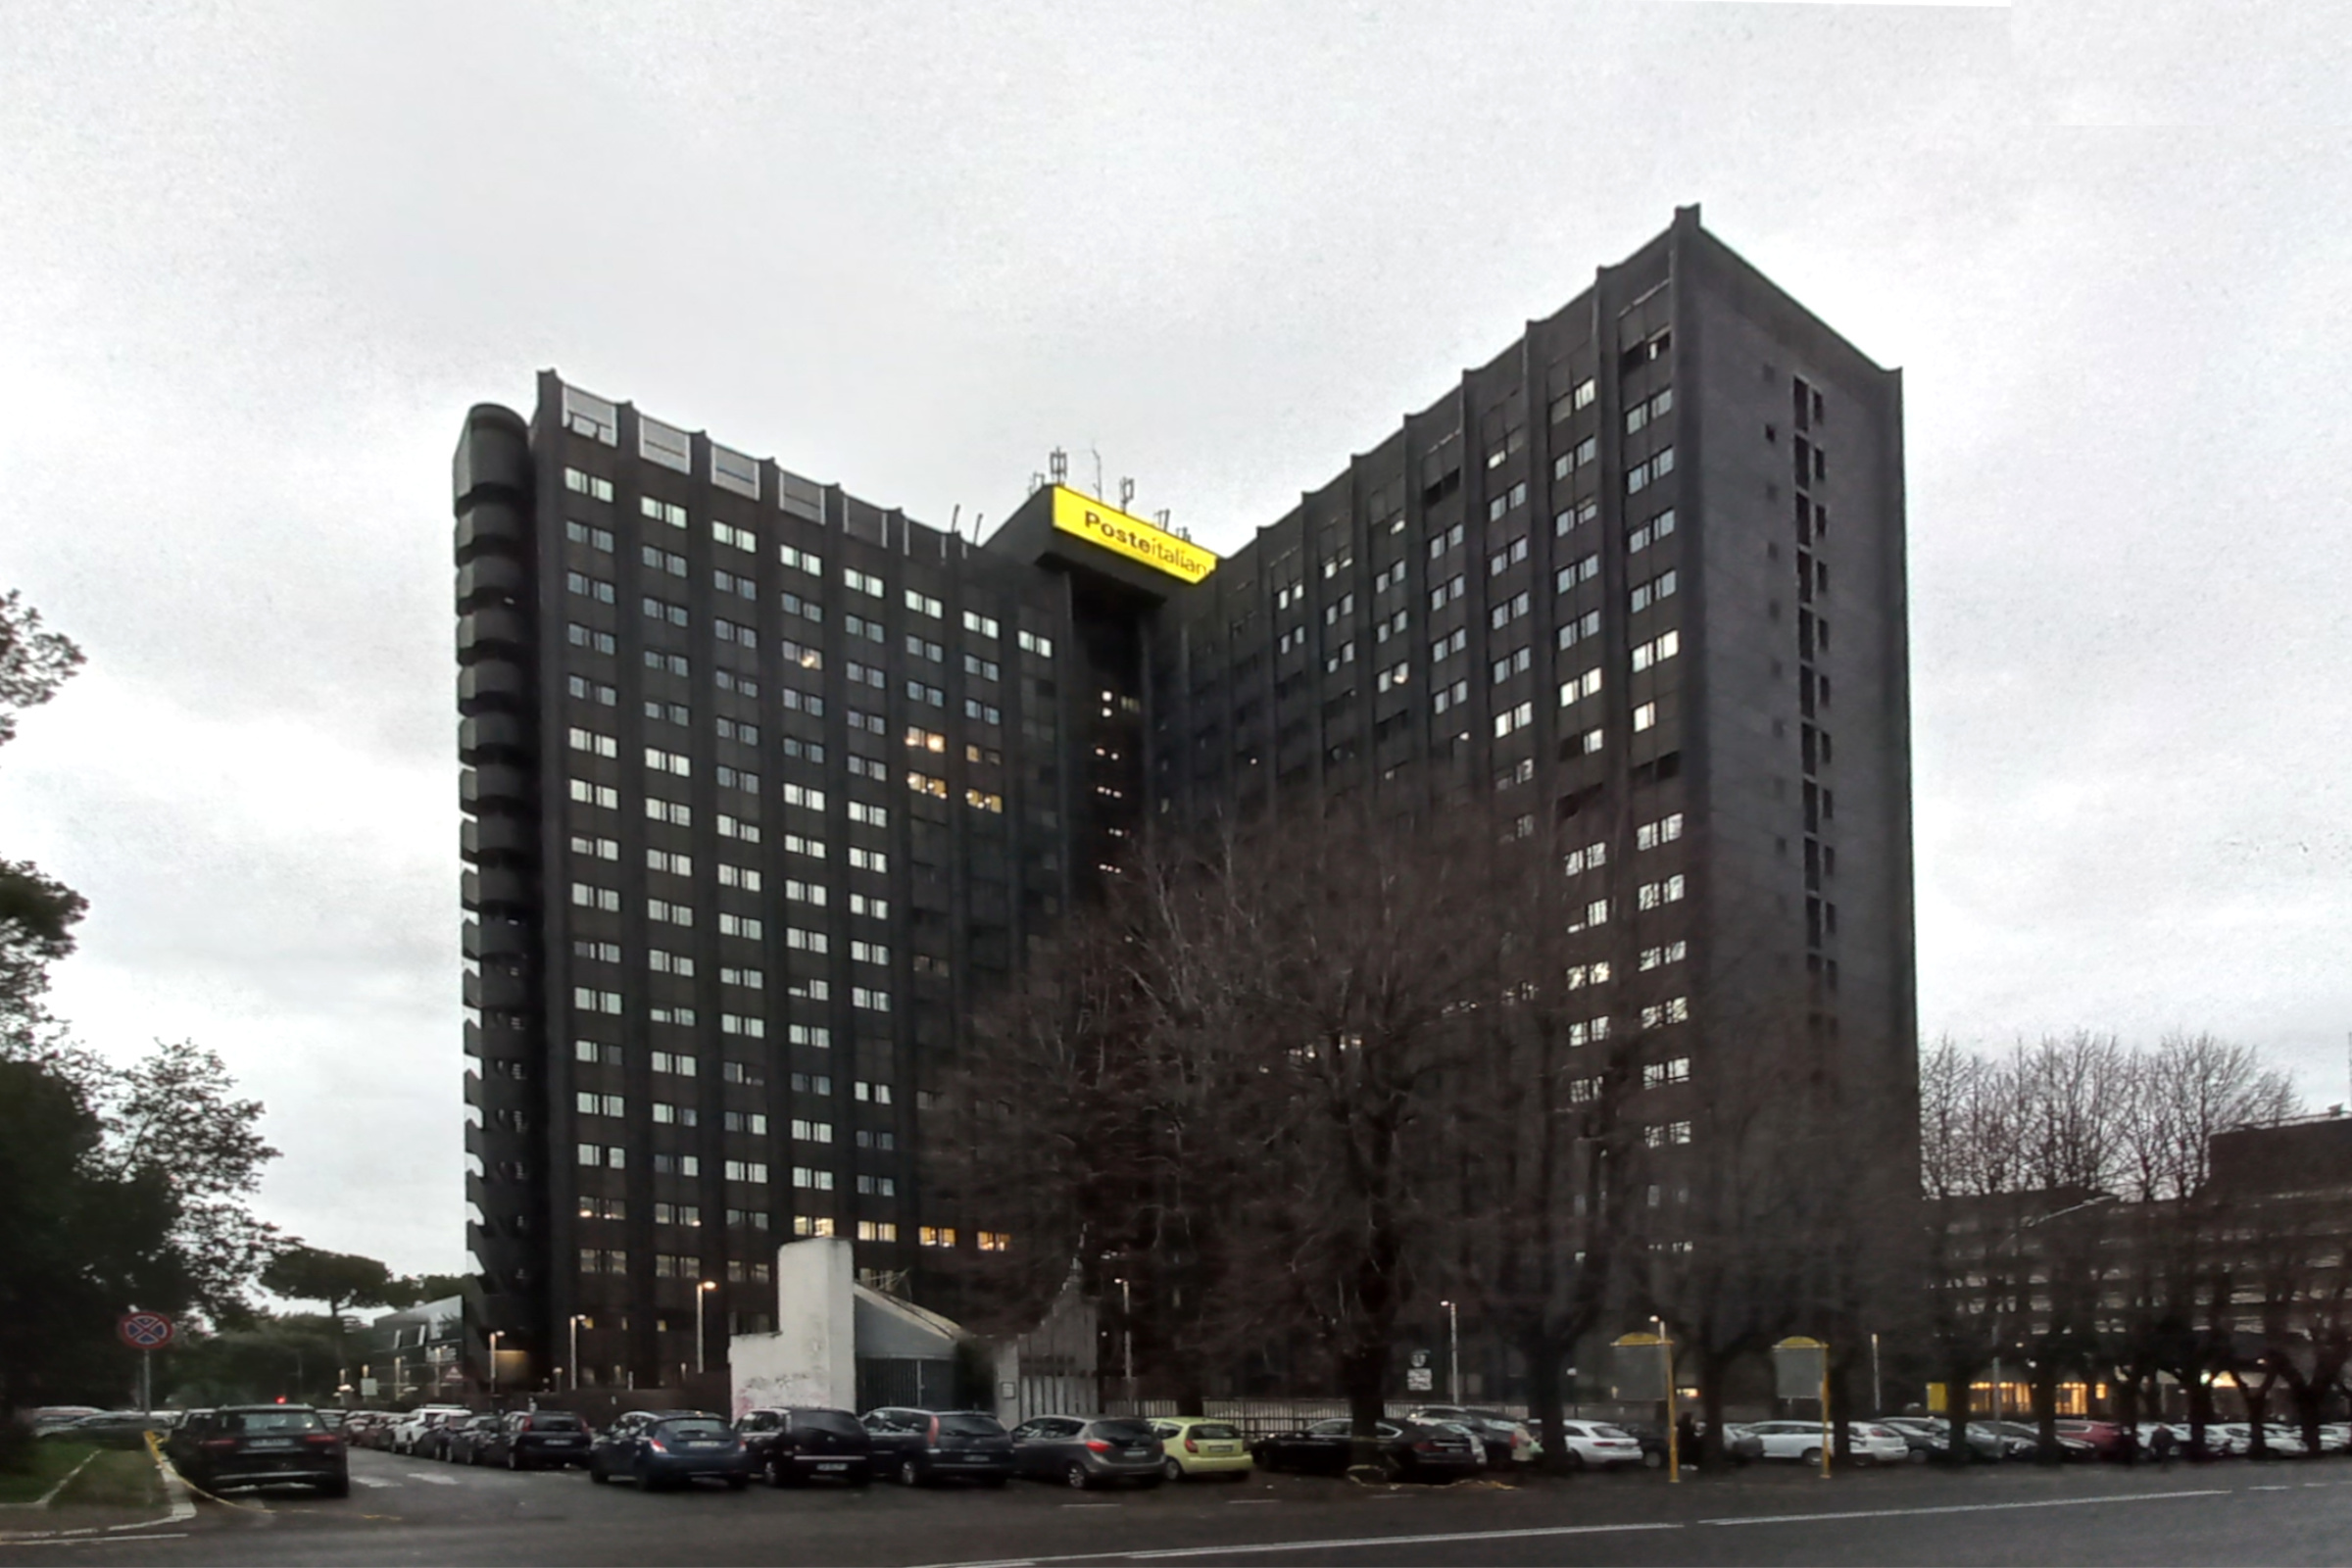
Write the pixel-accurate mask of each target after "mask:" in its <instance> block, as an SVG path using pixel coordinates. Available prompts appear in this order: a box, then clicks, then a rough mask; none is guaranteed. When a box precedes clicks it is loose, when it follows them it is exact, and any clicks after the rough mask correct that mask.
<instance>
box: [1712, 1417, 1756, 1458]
mask: <svg viewBox="0 0 2352 1568" xmlns="http://www.w3.org/2000/svg"><path fill="white" fill-rule="evenodd" d="M1698 1435H1699V1436H1700V1437H1701V1438H1704V1437H1705V1436H1706V1435H1707V1424H1706V1423H1705V1422H1704V1421H1701V1422H1699V1423H1698ZM1723 1452H1724V1457H1726V1458H1728V1459H1730V1460H1731V1461H1732V1463H1734V1464H1748V1463H1752V1462H1753V1461H1755V1460H1757V1459H1761V1458H1763V1457H1764V1440H1763V1439H1762V1438H1759V1437H1757V1436H1756V1435H1755V1433H1754V1432H1753V1431H1752V1430H1750V1429H1749V1428H1748V1427H1746V1426H1745V1425H1742V1424H1741V1423H1740V1422H1736V1421H1726V1422H1725V1423H1724V1424H1723Z"/></svg>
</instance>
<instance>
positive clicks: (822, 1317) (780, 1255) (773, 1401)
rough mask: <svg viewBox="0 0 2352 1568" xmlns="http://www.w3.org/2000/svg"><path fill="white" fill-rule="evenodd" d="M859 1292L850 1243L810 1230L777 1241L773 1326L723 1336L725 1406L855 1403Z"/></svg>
mask: <svg viewBox="0 0 2352 1568" xmlns="http://www.w3.org/2000/svg"><path fill="white" fill-rule="evenodd" d="M856 1291H857V1285H856V1270H855V1267H854V1265H853V1263H852V1261H851V1251H850V1244H849V1243H848V1242H845V1241H842V1240H839V1239H838V1238H834V1237H812V1238H810V1239H809V1240H807V1241H801V1242H790V1243H787V1244H786V1245H784V1246H782V1247H779V1248H777V1249H776V1325H777V1327H776V1331H775V1332H774V1333H773V1334H738V1335H735V1336H734V1337H733V1338H732V1339H730V1340H729V1341H728V1346H727V1361H728V1368H729V1371H730V1374H731V1382H732V1385H733V1387H732V1390H731V1397H730V1400H729V1410H730V1413H731V1414H734V1415H738V1416H740V1415H742V1414H743V1413H744V1412H745V1411H746V1410H751V1409H756V1408H759V1407H760V1406H764V1405H779V1404H814V1405H829V1406H832V1407H834V1408H837V1409H848V1408H851V1407H852V1406H853V1405H855V1404H856V1402H857V1398H858V1361H857V1354H858V1350H857V1344H856V1331H855V1327H854V1325H855V1323H856V1321H857V1307H856V1300H857V1295H856Z"/></svg>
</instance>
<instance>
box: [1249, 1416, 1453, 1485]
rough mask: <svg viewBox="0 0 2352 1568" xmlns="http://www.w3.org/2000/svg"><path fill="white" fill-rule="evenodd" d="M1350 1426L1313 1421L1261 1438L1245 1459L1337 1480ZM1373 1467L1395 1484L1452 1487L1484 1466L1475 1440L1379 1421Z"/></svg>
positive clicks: (1349, 1446)
mask: <svg viewBox="0 0 2352 1568" xmlns="http://www.w3.org/2000/svg"><path fill="white" fill-rule="evenodd" d="M1354 1430H1355V1424H1354V1423H1353V1422H1352V1421H1350V1420H1348V1418H1347V1417H1346V1416H1341V1417H1339V1418H1337V1419H1335V1420H1331V1421H1318V1422H1316V1423H1315V1424H1314V1425H1313V1426H1311V1427H1307V1428H1305V1429H1304V1430H1303V1431H1299V1432H1279V1433H1276V1434H1275V1435H1274V1436H1272V1437H1270V1438H1260V1439H1259V1440H1258V1441H1257V1442H1256V1443H1254V1444H1252V1445H1251V1446H1250V1457H1251V1458H1252V1459H1254V1460H1256V1461H1257V1466H1258V1468H1259V1469H1261V1470H1300V1471H1305V1472H1307V1473H1309V1474H1315V1475H1335V1476H1336V1475H1341V1474H1344V1473H1345V1472H1346V1471H1347V1469H1348V1465H1349V1464H1350V1463H1352V1462H1353V1460H1354V1456H1355V1446H1354V1441H1353V1438H1352V1436H1351V1434H1352V1433H1353V1432H1354ZM1373 1431H1374V1435H1375V1437H1376V1438H1377V1440H1378V1443H1379V1449H1378V1458H1377V1462H1378V1464H1379V1466H1380V1468H1381V1469H1382V1470H1383V1471H1384V1472H1385V1473H1386V1474H1388V1475H1389V1476H1390V1477H1391V1478H1392V1479H1395V1480H1398V1481H1452V1480H1456V1479H1458V1478H1459V1477H1462V1476H1467V1475H1476V1474H1477V1473H1478V1472H1479V1470H1480V1469H1481V1468H1482V1467H1483V1466H1484V1464H1485V1455H1484V1454H1482V1453H1481V1452H1480V1451H1479V1445H1478V1443H1477V1440H1475V1439H1473V1438H1471V1437H1470V1436H1468V1435H1467V1434H1466V1433H1461V1432H1451V1431H1447V1430H1446V1429H1445V1428H1443V1427H1437V1426H1431V1425H1429V1424H1427V1423H1424V1422H1420V1421H1383V1422H1381V1423H1380V1425H1379V1426H1378V1427H1376V1428H1374V1429H1373Z"/></svg>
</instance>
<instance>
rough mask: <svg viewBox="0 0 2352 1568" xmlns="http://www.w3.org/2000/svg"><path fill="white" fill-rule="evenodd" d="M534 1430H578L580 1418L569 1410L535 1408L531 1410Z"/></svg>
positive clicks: (532, 1428)
mask: <svg viewBox="0 0 2352 1568" xmlns="http://www.w3.org/2000/svg"><path fill="white" fill-rule="evenodd" d="M531 1430H532V1431H533V1432H577V1431H579V1430H580V1418H579V1417H578V1416H576V1415H573V1414H572V1413H571V1412H570V1411H569V1410H534V1411H532V1412H531Z"/></svg>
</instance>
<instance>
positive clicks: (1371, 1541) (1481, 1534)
mask: <svg viewBox="0 0 2352 1568" xmlns="http://www.w3.org/2000/svg"><path fill="white" fill-rule="evenodd" d="M1686 1528H1688V1527H1687V1526H1684V1525H1680V1524H1670V1523H1657V1524H1623V1525H1552V1526H1547V1527H1544V1528H1540V1529H1534V1530H1453V1531H1447V1532H1446V1533H1444V1534H1442V1535H1427V1536H1360V1537H1355V1538H1352V1539H1348V1540H1330V1541H1272V1542H1251V1543H1250V1544H1242V1545H1230V1546H1168V1547H1161V1548H1159V1549H1157V1550H1145V1551H1074V1552H1070V1553H1068V1554H1066V1555H1063V1556H1059V1557H992V1558H989V1559H987V1560H986V1561H981V1562H958V1563H930V1564H926V1565H925V1568H1037V1565H1039V1564H1043V1563H1055V1562H1109V1561H1118V1562H1162V1561H1167V1560H1170V1559H1173V1558H1178V1557H1241V1556H1246V1555H1250V1554H1252V1553H1262V1552H1275V1551H1337V1550H1342V1549H1345V1548H1348V1547H1353V1546H1424V1545H1436V1544H1443V1543H1446V1542H1455V1541H1528V1540H1541V1539H1544V1538H1545V1537H1550V1536H1605V1535H1622V1534H1627V1533H1630V1532H1634V1531H1655V1530H1682V1529H1686Z"/></svg>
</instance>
